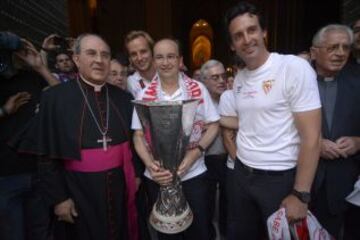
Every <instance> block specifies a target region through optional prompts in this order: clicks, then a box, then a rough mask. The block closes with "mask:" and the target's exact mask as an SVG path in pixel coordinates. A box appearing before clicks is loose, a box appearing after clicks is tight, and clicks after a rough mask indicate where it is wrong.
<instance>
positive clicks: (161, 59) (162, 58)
mask: <svg viewBox="0 0 360 240" xmlns="http://www.w3.org/2000/svg"><path fill="white" fill-rule="evenodd" d="M178 57H179V56H178V55H175V54H169V55H166V56H163V55H155V57H154V59H155V61H156V62H159V63H163V62H164V61H165V59H166V60H167V61H168V62H171V63H173V62H175V61H176V60H177V59H178Z"/></svg>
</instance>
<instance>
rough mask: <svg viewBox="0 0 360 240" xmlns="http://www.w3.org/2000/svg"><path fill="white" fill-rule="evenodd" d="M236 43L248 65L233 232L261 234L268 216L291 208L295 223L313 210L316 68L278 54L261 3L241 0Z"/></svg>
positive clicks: (235, 123)
mask: <svg viewBox="0 0 360 240" xmlns="http://www.w3.org/2000/svg"><path fill="white" fill-rule="evenodd" d="M225 23H226V27H227V30H228V35H229V40H230V44H231V49H232V50H234V51H235V52H236V54H237V55H239V57H241V59H243V60H244V62H245V64H246V68H245V69H243V70H242V71H240V72H239V73H238V75H237V76H236V79H235V82H234V88H233V91H234V94H235V95H234V97H235V108H236V109H235V110H236V112H237V113H238V118H234V117H233V116H223V117H222V118H221V124H224V126H226V127H233V128H237V127H238V133H237V138H236V142H237V154H236V156H237V159H236V160H235V169H234V171H235V172H234V178H233V179H234V191H233V196H232V197H231V198H230V199H229V203H228V207H229V211H228V229H227V230H228V231H227V238H228V239H230V240H231V239H240V238H242V239H259V238H261V236H260V235H261V233H264V223H265V222H266V220H267V218H268V217H269V216H270V215H271V214H272V213H273V212H275V211H276V210H278V209H279V208H281V207H284V208H285V210H286V216H287V219H288V221H289V222H294V221H298V220H300V219H302V218H304V217H306V214H307V210H308V203H309V201H310V189H311V185H312V181H313V178H314V174H315V171H316V166H317V162H318V157H319V151H320V145H319V142H320V124H321V121H320V119H321V112H320V107H321V104H320V99H319V93H318V88H317V84H316V75H315V73H314V71H313V70H312V68H311V66H310V65H309V64H308V63H307V62H306V61H305V60H303V59H300V58H298V57H295V56H291V55H280V54H277V53H270V52H268V50H267V49H266V46H265V41H264V39H265V38H266V30H265V29H264V23H263V21H262V18H261V16H260V14H259V12H258V10H257V9H256V7H255V6H254V5H252V4H250V3H247V2H239V3H238V4H237V5H235V6H234V7H233V8H231V9H229V10H228V12H227V13H226V15H225Z"/></svg>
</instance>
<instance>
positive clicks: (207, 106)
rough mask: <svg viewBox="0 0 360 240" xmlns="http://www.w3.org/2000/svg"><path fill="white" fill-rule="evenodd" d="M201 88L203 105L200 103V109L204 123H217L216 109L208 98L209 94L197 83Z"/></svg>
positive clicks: (218, 118) (218, 117)
mask: <svg viewBox="0 0 360 240" xmlns="http://www.w3.org/2000/svg"><path fill="white" fill-rule="evenodd" d="M199 84H200V87H201V93H202V97H203V103H201V105H200V107H203V108H204V121H205V123H211V122H217V121H219V120H220V116H219V114H218V111H217V110H216V107H215V105H214V103H213V101H212V99H211V97H210V94H209V92H208V90H207V89H206V87H205V86H204V85H203V84H202V83H199Z"/></svg>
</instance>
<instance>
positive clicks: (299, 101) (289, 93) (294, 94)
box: [285, 56, 321, 112]
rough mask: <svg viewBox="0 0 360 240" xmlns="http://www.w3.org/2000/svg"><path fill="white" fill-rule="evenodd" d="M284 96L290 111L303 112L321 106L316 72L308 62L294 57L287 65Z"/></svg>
mask: <svg viewBox="0 0 360 240" xmlns="http://www.w3.org/2000/svg"><path fill="white" fill-rule="evenodd" d="M285 96H286V97H287V99H288V100H289V104H290V108H291V110H292V112H305V111H310V110H314V109H318V108H320V107H321V102H320V96H319V89H318V85H317V80H316V73H315V71H314V69H313V68H312V67H311V66H310V64H309V63H308V62H307V61H305V60H303V59H301V58H299V57H294V56H293V59H291V60H290V61H289V64H288V65H287V71H286V75H285Z"/></svg>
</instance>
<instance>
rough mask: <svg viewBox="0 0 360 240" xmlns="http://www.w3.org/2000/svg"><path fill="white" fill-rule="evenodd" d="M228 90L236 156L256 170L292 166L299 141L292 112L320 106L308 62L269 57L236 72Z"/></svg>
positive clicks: (282, 56) (294, 162)
mask: <svg viewBox="0 0 360 240" xmlns="http://www.w3.org/2000/svg"><path fill="white" fill-rule="evenodd" d="M233 91H234V94H235V101H236V107H235V110H236V112H238V118H239V131H238V133H237V136H236V144H237V157H238V158H239V159H240V160H241V161H242V162H243V163H244V164H246V165H248V166H250V167H253V168H258V169H264V170H286V169H290V168H293V167H295V166H296V161H297V158H298V154H299V149H300V137H299V134H298V131H297V129H296V127H295V122H294V116H293V113H295V112H305V111H310V110H314V109H318V108H320V107H321V103H320V98H319V91H318V86H317V82H316V74H315V72H314V70H313V69H312V67H311V66H310V65H309V63H308V62H306V61H305V60H303V59H301V58H299V57H296V56H293V55H280V54H277V53H271V54H270V56H269V58H268V59H267V61H266V62H265V63H264V64H263V65H262V66H260V67H259V68H257V69H255V70H252V71H250V70H248V69H244V70H242V71H240V72H239V73H238V75H237V76H236V78H235V82H234V88H233Z"/></svg>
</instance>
